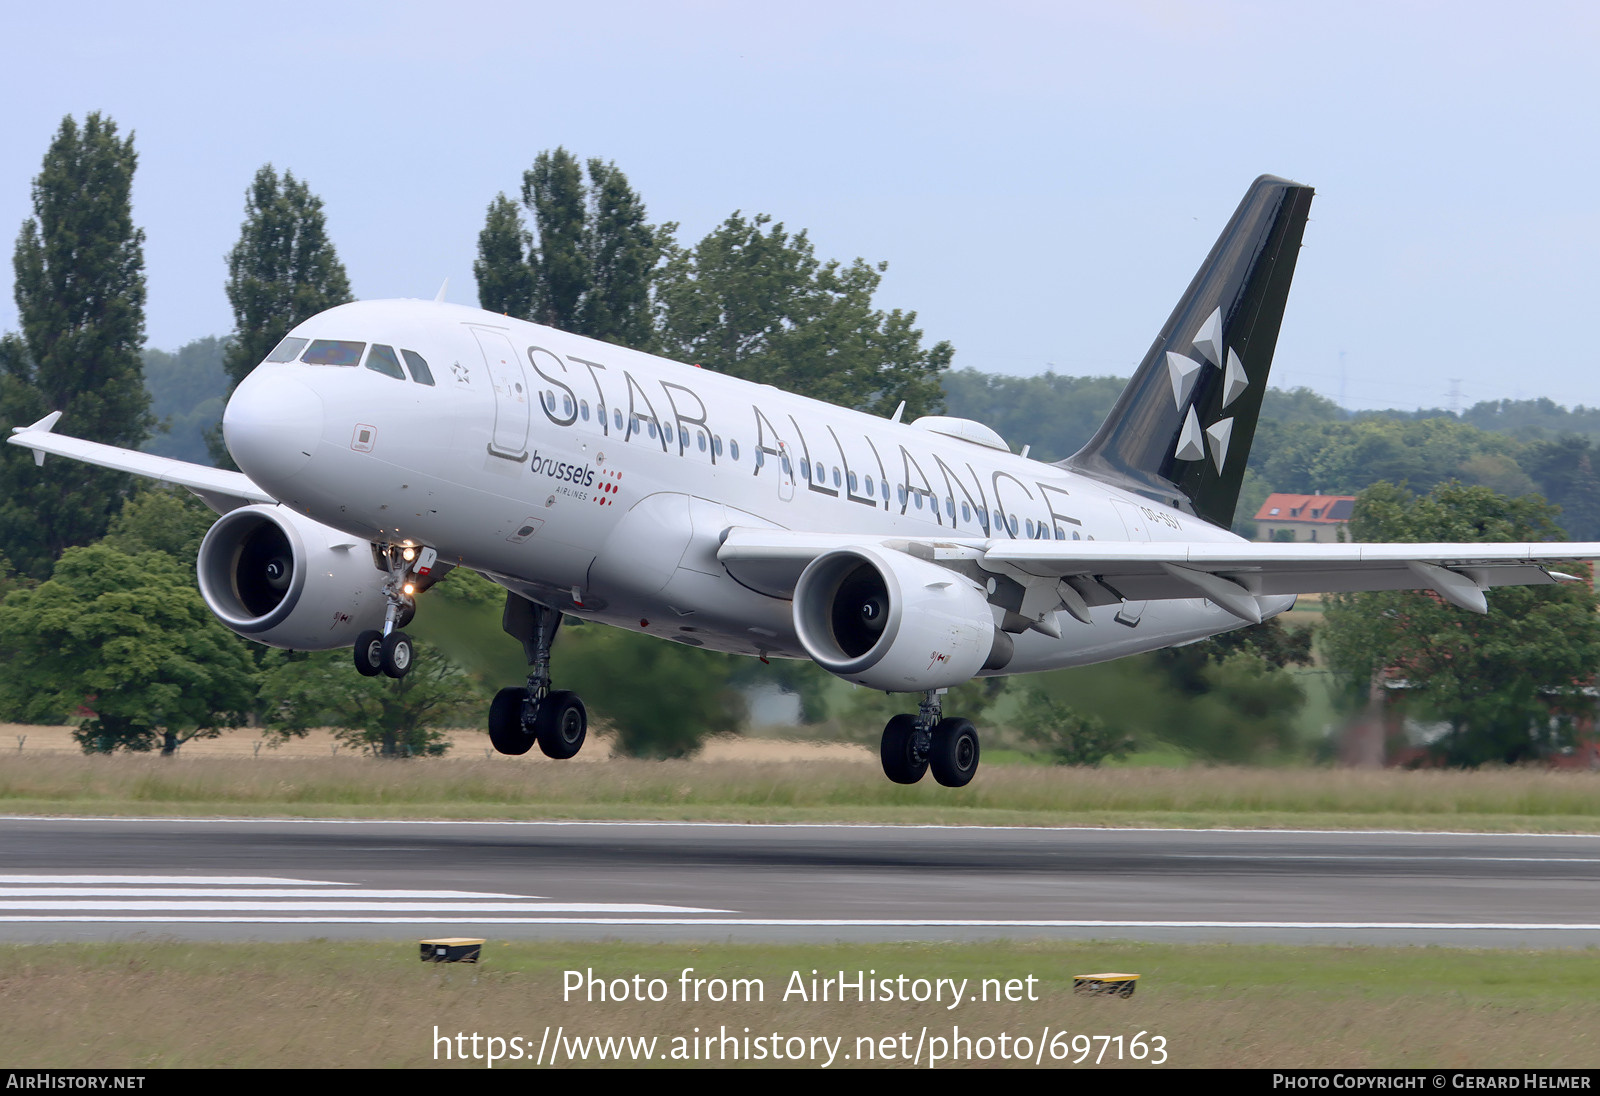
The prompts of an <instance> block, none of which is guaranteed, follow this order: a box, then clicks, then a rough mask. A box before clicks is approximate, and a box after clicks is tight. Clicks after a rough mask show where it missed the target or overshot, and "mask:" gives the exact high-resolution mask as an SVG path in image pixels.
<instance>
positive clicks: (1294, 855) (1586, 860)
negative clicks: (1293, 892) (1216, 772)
mask: <svg viewBox="0 0 1600 1096" xmlns="http://www.w3.org/2000/svg"><path fill="white" fill-rule="evenodd" d="M1171 856H1172V858H1173V859H1174V860H1427V861H1429V862H1430V863H1435V864H1477V863H1485V864H1600V856H1451V855H1449V854H1448V853H1444V854H1435V855H1432V856H1420V855H1410V854H1396V853H1387V852H1382V851H1378V852H1369V853H1333V852H1327V853H1316V852H1307V853H1298V852H1282V853H1273V852H1217V853H1206V852H1180V853H1172V854H1171Z"/></svg>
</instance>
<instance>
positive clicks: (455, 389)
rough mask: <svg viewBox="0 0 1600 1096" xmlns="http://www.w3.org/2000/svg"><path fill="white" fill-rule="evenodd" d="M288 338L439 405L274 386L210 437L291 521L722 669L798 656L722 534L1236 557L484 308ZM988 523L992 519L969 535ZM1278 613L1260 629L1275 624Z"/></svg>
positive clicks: (1004, 459) (777, 603)
mask: <svg viewBox="0 0 1600 1096" xmlns="http://www.w3.org/2000/svg"><path fill="white" fill-rule="evenodd" d="M292 335H293V336H296V337H301V338H306V339H311V340H317V339H330V340H344V341H350V342H360V343H365V344H368V345H369V346H370V345H372V344H381V345H383V346H386V347H391V348H393V349H394V350H395V351H397V352H398V351H402V350H405V351H411V352H412V353H413V354H414V355H420V357H421V358H422V359H424V360H425V361H426V363H427V366H428V368H429V371H430V372H431V374H432V377H433V379H434V381H435V383H434V384H432V385H426V384H422V383H418V382H417V381H416V380H415V379H413V376H412V373H411V371H410V369H409V366H408V369H407V373H406V376H405V377H404V378H396V377H394V376H391V375H386V374H385V373H383V372H380V371H377V370H375V369H372V368H368V367H366V365H365V364H362V365H355V366H340V365H307V364H304V363H302V362H300V361H290V362H284V363H266V364H263V365H261V366H259V367H258V368H257V369H256V370H255V371H254V372H253V373H252V374H251V375H250V376H249V377H248V378H246V380H245V381H244V382H243V383H242V384H240V386H239V388H238V390H237V391H236V392H235V394H234V396H233V398H232V400H231V401H230V403H229V405H228V409H227V413H226V415H225V417H224V427H225V431H226V437H227V440H228V444H229V448H230V449H231V451H232V453H233V455H234V459H235V460H236V461H237V462H238V463H239V466H240V468H241V469H243V470H244V471H245V472H246V473H247V474H248V475H249V476H250V478H251V479H252V480H254V481H255V482H256V483H257V484H259V485H260V486H261V487H262V488H263V489H265V490H266V491H268V492H270V493H271V494H272V495H273V496H274V497H276V498H278V499H279V500H280V501H281V502H282V503H283V504H284V505H286V506H290V507H292V508H293V509H295V510H298V511H300V512H302V513H305V514H307V515H309V516H310V517H311V518H313V519H314V520H316V521H318V522H322V523H324V524H326V525H329V526H332V527H334V528H336V529H339V530H342V531H343V532H346V533H348V534H351V535H354V536H359V537H362V538H364V539H368V540H374V541H379V542H410V543H415V544H423V545H429V546H432V547H434V548H435V549H437V551H438V552H439V555H440V557H441V558H442V559H444V560H446V561H449V562H451V563H456V564H459V565H463V566H466V567H469V568H472V569H473V570H476V571H479V572H482V573H483V574H485V575H487V576H488V577H489V578H491V579H493V580H494V581H496V582H498V583H500V584H501V585H503V586H505V587H507V588H508V589H511V590H514V591H516V592H518V593H520V594H522V595H524V596H526V597H529V598H531V599H533V600H535V601H538V602H541V603H543V604H546V605H550V606H552V607H555V608H558V609H560V610H562V611H564V612H568V613H573V614H576V615H580V616H584V617H589V618H593V619H596V620H600V621H603V622H605V623H608V624H613V625H617V626H619V627H625V628H629V629H632V630H634V631H640V632H645V633H648V634H651V635H657V636H661V637H664V638H669V639H675V640H678V641H680V642H687V643H691V644H693V645H696V646H704V647H707V648H712V649H716V650H723V651H732V652H737V653H742V654H753V655H771V656H773V657H804V655H803V652H802V649H801V646H800V644H799V641H798V639H797V638H796V635H795V629H794V623H793V619H792V612H791V605H790V602H789V601H788V600H787V599H785V598H782V597H775V596H771V595H770V594H769V593H762V592H760V591H758V590H756V589H752V588H750V587H748V586H746V585H744V584H742V583H741V582H740V581H738V580H737V579H736V578H735V577H734V576H733V575H732V574H730V573H729V571H728V570H727V569H726V568H724V567H723V566H722V565H721V564H720V563H719V561H718V560H717V557H716V551H717V548H718V546H719V543H720V538H721V536H722V534H723V532H724V530H726V529H728V528H729V527H754V528H763V527H765V528H781V529H787V530H797V531H804V532H812V533H844V534H851V535H855V536H859V537H860V538H861V539H862V540H863V541H883V540H891V541H892V540H893V539H894V538H896V537H917V538H924V539H925V538H927V537H929V536H930V535H931V536H938V537H949V538H951V539H960V540H965V541H975V542H980V543H981V542H982V541H984V540H987V539H990V538H998V539H1006V538H1011V539H1027V538H1034V539H1062V540H1074V539H1080V538H1081V539H1095V540H1101V541H1160V540H1174V541H1187V542H1197V541H1218V542H1225V541H1237V540H1238V538H1236V537H1234V536H1233V535H1232V534H1230V533H1228V532H1226V531H1224V530H1221V529H1217V528H1215V527H1214V526H1211V525H1209V524H1208V523H1206V522H1204V521H1201V520H1199V519H1196V518H1194V517H1192V516H1190V515H1187V514H1184V513H1181V512H1178V511H1175V510H1172V509H1170V508H1167V507H1164V506H1162V505H1160V504H1158V503H1154V502H1151V501H1149V500H1147V499H1143V498H1140V497H1137V496H1135V495H1132V494H1131V493H1127V492H1122V491H1118V490H1115V489H1113V488H1110V487H1107V486H1106V485H1104V484H1101V483H1098V482H1096V481H1094V480H1090V479H1086V478H1084V477H1082V476H1078V475H1075V474H1073V473H1071V472H1068V471H1065V470H1063V469H1060V468H1057V467H1054V466H1052V465H1047V464H1041V463H1039V462H1037V461H1032V460H1027V459H1025V458H1023V457H1019V456H1016V455H1014V454H1012V453H1010V452H1009V451H1006V450H1003V449H998V448H994V447H992V446H991V445H986V444H983V443H981V442H977V441H971V440H965V439H963V438H958V437H953V436H949V435H947V434H943V433H936V432H934V431H933V430H930V429H928V428H927V427H926V426H917V425H910V424H902V423H897V422H891V421H888V420H885V419H882V418H878V417H876V416H872V415H867V414H863V413H861V412H858V411H853V410H849V409H846V408H840V407H834V406H831V405H829V404H825V403H821V402H818V401H816V400H811V399H807V398H805V397H804V396H799V395H795V394H792V393H788V392H782V391H779V390H778V389H775V388H772V387H771V386H768V385H759V384H752V383H749V382H747V381H742V380H738V379H735V378H732V377H727V376H723V375H720V374H717V373H712V372H708V371H704V370H700V369H697V368H694V367H692V366H687V365H682V364H679V363H676V362H672V361H668V360H666V359H663V358H658V357H654V356H651V355H648V354H642V353H639V352H637V351H632V350H627V349H624V348H622V347H617V346H612V345H609V344H607V343H601V342H596V341H594V340H591V339H585V338H582V337H579V336H575V335H569V334H566V333H563V332H560V331H556V330H553V329H550V328H547V327H541V326H538V325H535V324H530V323H524V322H522V321H518V320H512V319H508V318H506V317H503V316H497V315H494V314H492V313H488V312H482V311H479V310H476V309H470V308H464V307H459V306H454V305H446V304H440V303H433V302H422V301H372V302H359V303H355V304H350V305H345V306H342V307H340V308H336V309H333V310H331V311H328V312H324V313H322V314H320V315H318V316H316V317H314V318H313V319H311V320H308V321H306V322H305V323H303V324H301V325H300V326H299V327H297V328H296V329H295V330H294V332H293V333H292ZM980 515H982V516H980ZM1278 600H1279V601H1281V602H1282V604H1274V605H1270V606H1264V608H1267V610H1268V614H1269V615H1270V614H1271V612H1276V611H1281V609H1282V608H1285V607H1287V605H1288V604H1290V603H1291V602H1292V598H1285V599H1278ZM1059 617H1060V626H1061V631H1062V637H1061V638H1060V639H1055V638H1052V637H1050V636H1047V635H1044V634H1041V633H1039V632H1037V631H1028V632H1024V633H1022V634H1021V635H1019V636H1018V637H1017V643H1016V655H1015V657H1014V658H1013V660H1012V661H1011V663H1010V664H1009V665H1008V666H1007V667H1006V669H1005V672H1007V673H1014V672H1021V671H1029V670H1041V669H1050V668H1053V667H1059V666H1067V665H1076V664H1082V663H1087V662H1098V661H1102V660H1105V659H1109V658H1115V657H1119V656H1121V655H1125V654H1131V653H1135V652H1138V651H1146V650H1153V649H1156V648H1160V647H1165V646H1170V645H1172V644H1175V643H1182V642H1187V641H1189V640H1193V639H1197V638H1200V637H1203V636H1206V635H1212V634H1215V633H1217V632H1221V631H1225V630H1227V629H1230V628H1234V627H1238V626H1239V624H1240V623H1241V622H1240V621H1239V619H1238V618H1237V617H1235V616H1233V615H1231V614H1229V613H1228V612H1226V611H1224V610H1223V609H1221V608H1219V607H1218V606H1216V605H1213V604H1212V603H1211V602H1209V601H1206V600H1204V599H1201V598H1194V599H1189V600H1175V601H1160V602H1150V603H1148V604H1141V603H1126V602H1125V603H1124V604H1122V605H1120V606H1118V605H1111V606H1102V607H1099V608H1096V609H1095V610H1094V611H1093V623H1092V624H1083V623H1080V622H1078V621H1076V620H1074V619H1072V618H1071V617H1070V616H1068V615H1067V614H1065V613H1061V614H1059Z"/></svg>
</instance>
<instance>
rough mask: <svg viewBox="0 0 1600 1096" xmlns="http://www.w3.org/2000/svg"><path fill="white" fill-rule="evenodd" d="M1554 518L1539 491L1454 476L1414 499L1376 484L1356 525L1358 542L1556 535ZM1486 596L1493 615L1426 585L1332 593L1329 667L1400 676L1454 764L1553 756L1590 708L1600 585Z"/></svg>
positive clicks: (1356, 678)
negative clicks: (1506, 490) (1518, 491)
mask: <svg viewBox="0 0 1600 1096" xmlns="http://www.w3.org/2000/svg"><path fill="white" fill-rule="evenodd" d="M1554 518H1555V515H1554V511H1553V510H1552V508H1551V506H1550V505H1549V503H1547V502H1546V501H1545V500H1544V499H1542V498H1540V497H1539V496H1537V495H1529V496H1524V497H1522V498H1507V497H1505V496H1503V495H1497V494H1495V493H1494V492H1493V491H1491V490H1489V489H1488V488H1485V487H1467V486H1463V485H1461V484H1459V483H1450V484H1445V485H1442V486H1440V487H1438V488H1435V490H1434V491H1433V492H1432V493H1430V494H1428V495H1426V496H1423V497H1421V498H1415V497H1413V496H1411V495H1410V494H1409V493H1408V492H1406V491H1405V490H1403V489H1401V488H1398V487H1395V486H1393V485H1392V484H1377V485H1374V486H1373V487H1371V488H1368V489H1367V490H1366V491H1364V492H1362V494H1361V496H1360V497H1359V498H1358V499H1357V501H1356V508H1355V513H1354V515H1353V516H1352V518H1351V522H1350V532H1351V535H1352V536H1353V537H1354V538H1355V539H1356V540H1358V541H1391V542H1400V543H1419V542H1434V541H1538V540H1552V539H1556V534H1557V530H1556V527H1555V520H1554ZM1562 569H1563V570H1568V571H1574V570H1575V571H1579V572H1580V573H1582V572H1583V571H1584V569H1585V568H1584V565H1582V564H1573V565H1569V566H1566V567H1564V568H1562ZM1488 598H1489V613H1488V615H1486V616H1479V615H1477V614H1474V613H1469V612H1466V611H1464V610H1461V609H1457V608H1455V607H1453V606H1451V605H1447V604H1445V603H1444V602H1443V601H1442V600H1441V599H1440V598H1438V597H1437V596H1436V595H1434V594H1432V593H1427V592H1423V593H1415V592H1380V593H1362V594H1345V595H1340V596H1337V597H1333V598H1330V599H1329V602H1328V609H1327V613H1326V618H1327V623H1326V626H1325V627H1326V633H1325V635H1326V638H1325V647H1326V650H1327V655H1328V659H1329V662H1330V663H1331V664H1332V665H1333V667H1334V668H1335V669H1336V670H1338V671H1340V672H1341V673H1343V674H1344V675H1346V676H1347V677H1348V678H1349V679H1350V680H1351V682H1352V684H1353V685H1355V686H1357V687H1361V688H1365V687H1366V686H1367V684H1368V682H1370V681H1372V680H1375V679H1379V678H1381V677H1382V676H1383V675H1390V676H1391V677H1392V678H1398V679H1400V680H1403V681H1404V684H1405V687H1404V690H1403V695H1404V698H1405V701H1406V702H1407V703H1408V705H1409V706H1411V707H1412V708H1413V709H1414V710H1416V711H1419V712H1420V713H1423V714H1426V715H1429V716H1432V717H1434V718H1437V719H1441V720H1443V721H1445V722H1446V723H1448V725H1449V728H1450V729H1449V732H1448V733H1447V734H1446V735H1445V737H1444V738H1443V739H1442V740H1440V741H1439V742H1437V743H1436V744H1435V745H1434V747H1433V752H1434V754H1435V756H1437V757H1438V758H1439V759H1441V760H1443V761H1445V762H1446V763H1448V764H1452V765H1465V766H1474V765H1481V764H1484V763H1485V762H1491V761H1500V762H1505V763H1508V764H1509V763H1514V762H1517V761H1522V760H1527V759H1531V758H1536V757H1540V756H1543V755H1546V754H1548V753H1550V752H1551V751H1553V750H1555V749H1558V748H1560V747H1562V746H1563V745H1565V744H1567V743H1568V741H1569V736H1570V727H1568V726H1566V725H1564V724H1565V719H1564V717H1570V716H1573V715H1576V714H1579V713H1582V712H1592V711H1593V708H1594V702H1593V700H1591V699H1589V698H1587V697H1586V696H1585V695H1584V691H1585V689H1586V688H1587V687H1588V686H1589V685H1591V684H1592V682H1593V678H1594V670H1595V666H1596V664H1597V663H1600V617H1597V615H1596V612H1595V595H1594V590H1593V589H1592V588H1591V587H1590V586H1589V585H1587V584H1585V583H1582V582H1576V583H1566V584H1560V585H1554V586H1508V587H1502V588H1499V589H1495V590H1492V591H1490V592H1489V594H1488Z"/></svg>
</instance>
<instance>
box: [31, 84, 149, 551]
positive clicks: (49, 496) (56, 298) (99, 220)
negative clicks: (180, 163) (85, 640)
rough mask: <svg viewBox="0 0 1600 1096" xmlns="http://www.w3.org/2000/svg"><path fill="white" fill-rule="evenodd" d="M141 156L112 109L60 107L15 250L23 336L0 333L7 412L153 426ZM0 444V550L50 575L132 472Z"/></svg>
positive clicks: (125, 440) (79, 430) (98, 424)
mask: <svg viewBox="0 0 1600 1096" xmlns="http://www.w3.org/2000/svg"><path fill="white" fill-rule="evenodd" d="M137 162H138V157H137V156H136V155H135V153H134V150H133V137H132V136H131V135H130V136H128V137H126V138H120V137H118V135H117V127H116V124H115V123H114V122H112V121H111V120H110V119H108V118H103V117H102V116H101V115H99V114H90V115H89V116H88V117H87V118H86V119H85V120H84V123H83V125H82V126H79V125H78V123H77V122H76V121H74V120H73V119H72V118H71V117H68V118H66V119H64V120H63V121H62V123H61V128H60V129H59V130H58V131H57V133H56V136H55V139H54V140H53V141H52V142H51V144H50V148H49V151H48V152H46V153H45V157H44V164H43V166H42V168H41V169H40V172H39V174H38V176H37V177H35V179H34V181H33V216H32V217H30V218H28V219H27V220H26V221H24V222H23V225H22V231H21V233H20V234H19V235H18V237H17V244H16V250H15V253H14V260H13V261H14V266H15V271H16V285H15V296H16V302H17V312H18V315H19V318H20V320H21V325H22V332H21V335H20V337H17V336H10V335H8V336H6V337H5V339H4V340H3V344H0V417H3V419H4V420H5V424H6V425H19V424H25V423H27V422H31V421H33V420H34V419H36V418H38V417H40V416H42V415H44V414H45V413H47V412H49V411H63V412H65V415H66V423H67V425H68V426H69V427H70V429H71V430H72V432H73V433H74V434H76V435H78V436H80V437H85V438H88V439H90V440H92V441H99V442H104V443H106V444H108V445H117V446H124V447H128V448H137V447H138V446H139V445H140V444H142V443H143V442H144V440H145V437H146V436H147V435H148V433H149V429H150V426H151V425H152V421H153V420H152V419H151V417H150V412H149V407H150V399H149V396H148V395H147V394H146V392H145V389H144V380H143V376H142V371H141V363H140V357H139V350H140V347H141V346H142V345H143V344H144V302H145V282H144V232H143V231H142V230H140V229H137V228H135V227H134V225H133V211H132V203H131V194H132V186H133V172H134V169H135V167H136V166H137ZM5 450H6V451H5V452H4V453H3V454H0V552H4V553H5V554H6V555H7V556H9V557H10V558H11V560H12V562H13V563H14V564H15V565H16V566H17V567H18V568H19V569H21V570H22V571H23V572H24V573H27V574H31V575H34V576H36V577H41V578H42V577H43V576H44V575H46V574H48V573H49V569H50V565H51V564H52V563H53V562H54V560H55V559H56V558H57V557H58V556H59V555H60V554H61V552H62V551H63V550H64V549H65V548H67V547H68V546H69V545H73V544H84V543H87V542H88V541H90V540H92V539H94V538H95V537H97V536H99V535H100V534H101V533H102V532H104V531H105V527H106V522H107V521H109V520H110V517H111V514H112V513H113V512H114V511H115V510H116V508H117V506H118V505H119V503H120V499H121V496H122V495H123V494H124V493H125V491H126V489H127V485H128V482H129V481H128V477H127V476H125V475H122V474H120V473H114V472H108V471H105V470H102V469H99V468H96V467H94V466H92V465H87V464H82V463H79V462H76V461H68V460H56V461H51V462H48V463H46V465H45V466H44V467H43V468H36V467H35V466H34V462H33V460H32V455H31V454H29V453H26V452H24V451H22V450H19V449H16V448H14V447H12V446H6V447H5Z"/></svg>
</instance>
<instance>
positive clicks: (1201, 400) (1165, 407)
mask: <svg viewBox="0 0 1600 1096" xmlns="http://www.w3.org/2000/svg"><path fill="white" fill-rule="evenodd" d="M1311 195H1312V190H1311V188H1310V187H1308V186H1301V185H1300V184H1299V183H1291V182H1289V181H1288V180H1287V179H1279V178H1275V177H1274V176H1271V175H1263V176H1261V178H1259V179H1257V180H1256V181H1255V182H1254V183H1252V184H1250V190H1249V192H1248V193H1247V194H1246V195H1245V196H1244V201H1242V202H1240V203H1239V208H1238V210H1236V211H1235V212H1234V214H1233V219H1232V220H1230V221H1229V222H1228V227H1227V228H1225V229H1223V230H1222V235H1221V236H1219V237H1218V238H1217V242H1216V244H1215V245H1214V246H1213V247H1212V248H1211V254H1210V255H1208V256H1206V261H1205V263H1204V264H1203V265H1202V266H1201V267H1200V271H1199V273H1197V274H1196V275H1195V276H1194V281H1192V282H1190V283H1189V288H1188V290H1187V291H1185V293H1184V295H1183V297H1182V299H1180V300H1179V301H1178V306H1177V307H1176V308H1175V309H1173V310H1172V315H1171V316H1170V317H1169V318H1168V319H1167V324H1166V326H1165V327H1163V328H1162V329H1161V334H1160V335H1158V336H1156V341H1155V343H1154V344H1153V345H1152V346H1151V347H1150V352H1149V353H1148V354H1146V355H1145V358H1144V361H1143V362H1141V363H1140V364H1139V368H1138V370H1137V371H1136V372H1135V373H1134V374H1133V379H1132V380H1130V381H1129V382H1128V387H1126V388H1124V389H1123V390H1122V395H1121V396H1119V397H1118V398H1117V402H1116V405H1115V406H1114V407H1113V408H1112V409H1111V414H1110V415H1108V416H1107V417H1106V421H1105V422H1103V423H1101V424H1100V429H1099V430H1098V431H1096V432H1095V435H1094V437H1093V438H1091V439H1090V440H1089V444H1088V445H1085V446H1084V447H1083V448H1082V449H1080V450H1079V451H1078V452H1077V453H1075V454H1073V455H1072V456H1070V457H1068V458H1067V459H1066V460H1064V461H1062V462H1061V466H1062V467H1065V468H1070V469H1072V470H1073V471H1075V472H1079V473H1082V474H1083V475H1086V476H1092V477H1093V478H1095V479H1098V480H1101V481H1102V482H1105V483H1110V484H1113V485H1115V486H1118V487H1123V488H1125V489H1127V490H1130V491H1134V492H1137V493H1138V494H1141V495H1145V496H1147V497H1149V498H1153V499H1158V500H1160V501H1161V502H1164V503H1168V504H1169V505H1173V506H1176V507H1178V508H1179V509H1181V510H1187V511H1189V512H1191V513H1193V514H1195V515H1197V516H1198V517H1201V518H1203V519H1205V520H1206V521H1209V522H1211V523H1212V524H1213V525H1220V526H1222V527H1223V528H1227V527H1228V526H1229V525H1230V524H1232V522H1233V511H1234V506H1235V505H1236V504H1237V503H1238V501H1239V483H1240V481H1241V480H1242V479H1243V478H1244V467H1245V463H1246V461H1247V460H1248V459H1249V456H1250V442H1251V441H1252V440H1253V439H1254V438H1255V433H1256V419H1257V418H1258V417H1259V416H1260V414H1261V397H1262V396H1263V395H1264V394H1265V392H1266V390H1267V373H1268V371H1269V370H1270V369H1271V368H1272V351H1273V348H1274V347H1275V346H1276V345H1277V342H1278V327H1279V325H1280V324H1281V323H1282V322H1283V306H1284V302H1285V301H1286V300H1287V299H1288V296H1289V282H1290V281H1291V280H1292V279H1293V278H1294V264H1295V259H1296V258H1297V257H1298V256H1299V253H1300V238H1301V236H1302V235H1303V234H1304V232H1305V227H1306V215H1307V213H1308V211H1309V210H1310V208H1311Z"/></svg>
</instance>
